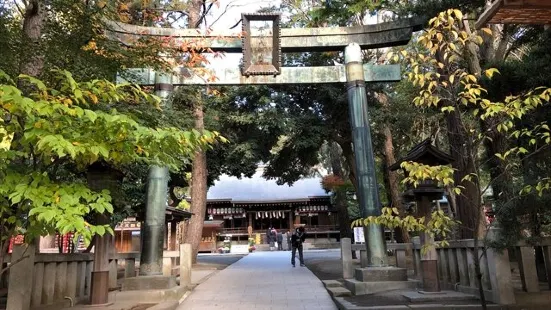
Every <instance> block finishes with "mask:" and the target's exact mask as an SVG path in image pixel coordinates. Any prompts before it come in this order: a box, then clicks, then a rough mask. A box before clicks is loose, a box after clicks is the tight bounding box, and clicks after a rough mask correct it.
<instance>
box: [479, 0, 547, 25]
mask: <svg viewBox="0 0 551 310" xmlns="http://www.w3.org/2000/svg"><path fill="white" fill-rule="evenodd" d="M486 24H536V25H545V24H551V0H494V1H492V3H491V4H490V5H489V6H488V8H487V9H486V11H484V13H482V14H481V15H480V18H479V19H478V21H477V22H476V27H477V28H482V27H484V26H485V25H486Z"/></svg>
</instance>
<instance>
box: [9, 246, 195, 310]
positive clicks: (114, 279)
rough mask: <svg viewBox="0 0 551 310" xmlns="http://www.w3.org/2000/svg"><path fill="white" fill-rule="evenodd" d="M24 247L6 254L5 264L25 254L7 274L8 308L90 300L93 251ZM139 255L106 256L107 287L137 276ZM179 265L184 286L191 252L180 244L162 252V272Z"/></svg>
mask: <svg viewBox="0 0 551 310" xmlns="http://www.w3.org/2000/svg"><path fill="white" fill-rule="evenodd" d="M24 249H25V246H21V247H18V248H16V249H14V252H13V254H12V255H8V256H7V263H10V262H12V261H15V260H19V258H20V257H22V256H27V257H26V258H25V259H23V260H21V261H19V262H17V264H15V265H14V266H13V267H11V268H10V269H9V272H8V275H7V277H6V282H7V288H8V301H7V308H8V309H29V307H30V308H31V309H32V308H37V307H43V306H54V307H55V305H62V304H65V303H66V302H67V300H69V301H70V303H73V304H77V303H82V302H85V301H87V300H89V298H90V288H91V280H92V269H93V264H94V254H92V253H78V254H76V253H74V254H50V253H47V254H46V253H41V254H35V253H31V252H32V251H26V250H24ZM27 252H28V253H27ZM188 256H189V257H188ZM139 257H140V253H139V252H130V253H116V254H113V255H112V256H111V257H110V258H109V289H110V290H117V289H119V283H120V281H121V279H123V278H129V277H135V276H137V273H138V268H139V266H138V264H137V262H138V260H139ZM182 261H183V262H184V264H181V263H180V262H182ZM181 268H185V269H184V272H183V274H184V279H181V281H180V282H181V283H182V285H187V284H189V283H190V281H191V274H190V272H191V251H189V250H188V249H187V247H185V246H183V245H182V246H181V247H180V251H165V252H164V253H163V275H180V274H181V273H182V272H181V271H180V270H181ZM29 283H31V285H29Z"/></svg>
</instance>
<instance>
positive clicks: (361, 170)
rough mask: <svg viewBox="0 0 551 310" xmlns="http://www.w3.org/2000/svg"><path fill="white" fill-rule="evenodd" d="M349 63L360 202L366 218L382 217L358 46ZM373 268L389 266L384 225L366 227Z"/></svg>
mask: <svg viewBox="0 0 551 310" xmlns="http://www.w3.org/2000/svg"><path fill="white" fill-rule="evenodd" d="M344 59H345V64H346V83H347V92H348V107H349V109H348V110H349V113H350V125H351V126H352V141H353V143H354V157H355V158H356V167H355V169H356V175H357V182H358V185H357V186H358V193H357V194H358V200H359V203H360V213H361V215H362V217H368V216H378V215H380V214H381V207H380V202H379V189H378V186H377V176H376V174H375V158H374V155H373V146H372V140H371V130H370V128H369V112H368V107H367V95H366V90H365V79H364V71H363V64H362V50H361V48H360V46H359V45H358V44H356V43H351V44H349V45H348V46H347V47H346V48H345V50H344ZM364 235H365V236H366V237H365V240H366V247H367V261H368V266H369V267H383V266H387V265H388V258H387V255H386V243H385V241H384V234H383V229H382V227H381V226H380V225H375V224H371V225H369V226H368V227H365V228H364Z"/></svg>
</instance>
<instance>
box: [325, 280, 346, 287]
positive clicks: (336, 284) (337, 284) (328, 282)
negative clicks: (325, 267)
mask: <svg viewBox="0 0 551 310" xmlns="http://www.w3.org/2000/svg"><path fill="white" fill-rule="evenodd" d="M321 282H323V285H325V287H326V288H329V287H342V283H341V282H339V281H337V280H323V281H321Z"/></svg>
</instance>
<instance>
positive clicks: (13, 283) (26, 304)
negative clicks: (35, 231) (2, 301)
mask: <svg viewBox="0 0 551 310" xmlns="http://www.w3.org/2000/svg"><path fill="white" fill-rule="evenodd" d="M35 251H36V249H35V245H34V244H21V245H14V247H13V250H12V255H11V261H12V262H15V261H18V260H20V259H21V261H20V262H18V263H17V264H15V265H13V267H11V268H10V281H9V285H8V302H7V309H10V310H29V309H30V308H31V293H32V288H33V276H34V274H33V273H32V271H33V270H34V257H35ZM29 271H31V272H29Z"/></svg>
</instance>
